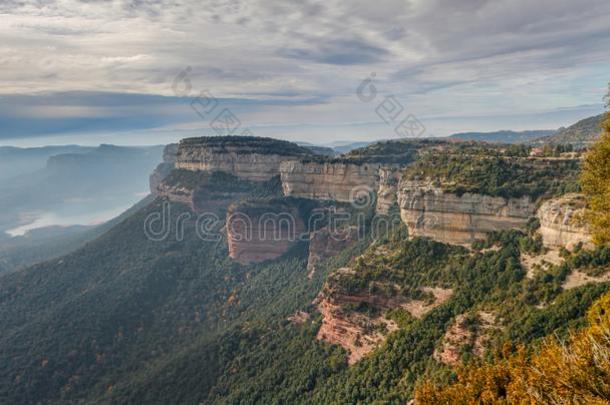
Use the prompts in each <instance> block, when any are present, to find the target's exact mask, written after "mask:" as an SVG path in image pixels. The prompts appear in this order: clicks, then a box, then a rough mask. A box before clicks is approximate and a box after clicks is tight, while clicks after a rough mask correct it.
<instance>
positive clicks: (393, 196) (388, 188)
mask: <svg viewBox="0 0 610 405" xmlns="http://www.w3.org/2000/svg"><path fill="white" fill-rule="evenodd" d="M400 178H401V175H400V170H399V169H398V168H395V167H382V168H380V169H379V188H378V190H377V203H376V204H377V207H376V212H377V213H378V214H381V215H387V214H389V213H390V212H391V211H392V210H393V209H394V208H398V196H397V194H398V184H399V182H400Z"/></svg>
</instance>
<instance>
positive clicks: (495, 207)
mask: <svg viewBox="0 0 610 405" xmlns="http://www.w3.org/2000/svg"><path fill="white" fill-rule="evenodd" d="M398 204H399V207H400V217H401V219H402V221H403V222H404V223H405V224H406V225H407V228H408V230H409V236H410V237H413V236H425V237H430V238H432V239H435V240H438V241H441V242H445V243H452V244H457V245H469V244H471V243H472V242H474V241H475V240H477V239H483V238H484V237H485V234H486V233H488V232H491V231H499V230H504V229H514V228H522V227H524V226H525V225H526V223H527V221H528V219H529V217H531V216H532V215H533V214H534V213H535V209H536V207H535V204H534V203H533V202H532V201H531V200H530V198H529V197H521V198H509V199H507V198H503V197H491V196H487V195H481V194H471V193H465V194H462V195H457V194H452V193H446V192H443V191H442V190H441V189H440V188H439V187H436V186H435V185H433V184H432V183H430V182H422V181H403V182H401V183H400V185H399V191H398Z"/></svg>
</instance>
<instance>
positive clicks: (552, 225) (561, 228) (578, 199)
mask: <svg viewBox="0 0 610 405" xmlns="http://www.w3.org/2000/svg"><path fill="white" fill-rule="evenodd" d="M585 207H586V200H585V197H584V196H583V195H582V194H576V193H571V194H566V195H564V196H561V197H559V198H554V199H551V200H548V201H546V202H545V203H544V204H542V205H541V206H540V208H539V209H538V212H537V214H536V216H537V217H538V220H539V221H540V229H539V232H540V234H541V235H542V240H543V243H544V245H545V246H546V247H548V248H551V249H553V248H560V247H565V248H567V249H569V250H571V249H573V248H574V247H575V246H576V245H578V244H580V243H582V244H583V245H584V246H585V247H588V248H590V247H592V246H593V245H592V242H591V234H590V233H589V229H588V226H587V224H586V222H585Z"/></svg>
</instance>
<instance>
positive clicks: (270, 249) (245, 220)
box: [226, 200, 306, 264]
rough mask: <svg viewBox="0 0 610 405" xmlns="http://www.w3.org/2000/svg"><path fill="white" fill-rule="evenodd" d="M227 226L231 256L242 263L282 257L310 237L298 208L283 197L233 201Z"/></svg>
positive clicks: (228, 214) (228, 213) (228, 212)
mask: <svg viewBox="0 0 610 405" xmlns="http://www.w3.org/2000/svg"><path fill="white" fill-rule="evenodd" d="M226 228H227V240H228V244H229V257H231V258H232V259H233V260H235V261H237V262H239V263H242V264H249V263H259V262H263V261H266V260H271V259H275V258H278V257H280V256H282V255H283V254H284V253H286V252H287V251H288V250H290V249H291V248H292V247H293V246H295V245H296V244H297V243H298V242H299V241H301V240H303V239H306V233H305V232H306V227H305V224H304V222H303V219H302V218H301V216H300V214H299V212H298V210H297V209H296V208H295V207H293V206H291V205H290V204H288V203H287V202H285V201H282V200H272V201H247V202H242V203H237V204H232V205H231V206H230V207H229V209H228V211H227V219H226Z"/></svg>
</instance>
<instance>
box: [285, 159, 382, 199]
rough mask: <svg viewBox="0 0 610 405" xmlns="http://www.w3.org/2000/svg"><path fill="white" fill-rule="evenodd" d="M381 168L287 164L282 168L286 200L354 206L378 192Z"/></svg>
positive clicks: (348, 165) (300, 163)
mask: <svg viewBox="0 0 610 405" xmlns="http://www.w3.org/2000/svg"><path fill="white" fill-rule="evenodd" d="M380 167H381V165H380V164H378V163H364V164H358V163H349V162H332V161H331V162H318V161H286V162H283V163H282V164H281V166H280V173H281V179H282V188H283V190H284V195H286V196H292V197H301V198H311V199H318V200H334V201H339V202H352V201H354V199H355V198H361V197H363V194H364V193H367V192H370V193H374V192H376V190H377V186H378V184H379V168H380ZM373 197H374V196H373ZM363 203H366V201H365V202H363ZM369 203H372V201H369Z"/></svg>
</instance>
